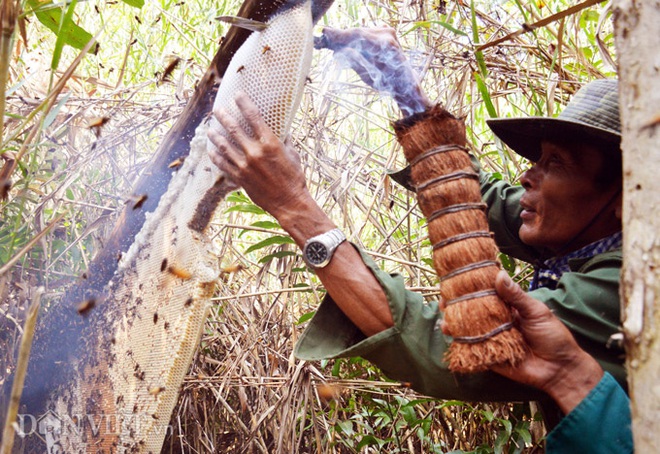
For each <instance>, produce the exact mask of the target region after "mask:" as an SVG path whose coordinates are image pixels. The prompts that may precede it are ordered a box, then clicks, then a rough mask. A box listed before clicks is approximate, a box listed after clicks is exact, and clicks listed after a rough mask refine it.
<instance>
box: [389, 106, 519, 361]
mask: <svg viewBox="0 0 660 454" xmlns="http://www.w3.org/2000/svg"><path fill="white" fill-rule="evenodd" d="M394 129H395V133H396V135H397V138H398V140H399V143H400V144H401V145H402V147H403V151H404V154H405V156H406V159H407V161H408V162H409V163H410V167H411V177H412V183H413V185H414V187H415V188H416V191H417V200H418V202H419V206H420V208H421V210H422V212H423V213H424V216H425V217H426V219H427V220H428V230H429V238H430V240H431V243H432V244H433V264H434V268H435V271H436V273H437V274H438V277H439V279H440V283H441V291H442V298H443V301H444V306H445V309H444V320H445V323H446V326H447V328H448V331H449V333H450V334H451V336H452V337H453V342H452V344H451V346H450V348H449V350H448V352H447V354H446V357H445V360H446V361H447V362H448V363H449V368H450V370H452V371H454V372H461V373H471V372H479V371H483V370H486V369H488V368H490V367H491V366H493V365H496V364H506V363H509V364H517V363H518V362H519V361H520V360H521V359H522V358H523V357H524V355H525V344H524V340H523V338H522V335H521V334H520V332H519V331H518V330H517V329H515V328H514V327H513V324H512V316H511V312H510V310H509V308H508V306H507V305H506V304H505V303H504V302H503V301H502V300H501V299H500V298H499V297H498V296H497V294H496V292H495V289H494V284H495V276H496V275H497V273H498V271H499V269H500V262H499V261H498V260H497V254H498V248H497V246H496V245H495V241H494V240H493V238H492V235H491V233H490V232H489V229H488V221H487V217H486V205H485V204H484V203H483V202H482V199H481V192H480V186H479V176H478V173H477V172H476V171H475V170H474V168H473V166H472V163H471V161H470V157H469V155H468V152H467V149H466V143H467V141H466V138H465V125H464V123H463V122H462V121H461V120H459V119H457V118H455V117H454V116H453V115H452V114H450V113H449V112H447V111H446V110H444V109H443V108H441V107H439V106H436V107H433V108H430V109H428V110H426V111H425V112H422V113H418V114H415V115H413V116H410V117H407V118H405V119H403V120H400V121H398V122H396V123H395V124H394Z"/></svg>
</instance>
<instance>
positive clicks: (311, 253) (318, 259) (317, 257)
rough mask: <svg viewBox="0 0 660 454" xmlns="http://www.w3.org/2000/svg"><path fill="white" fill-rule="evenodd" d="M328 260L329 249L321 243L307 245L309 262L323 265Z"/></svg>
mask: <svg viewBox="0 0 660 454" xmlns="http://www.w3.org/2000/svg"><path fill="white" fill-rule="evenodd" d="M327 258H328V249H327V248H326V247H325V246H324V245H323V244H322V243H319V242H313V243H309V244H308V245H307V260H308V261H309V262H310V263H311V264H313V265H318V264H320V263H323V262H324V261H325V260H326V259H327Z"/></svg>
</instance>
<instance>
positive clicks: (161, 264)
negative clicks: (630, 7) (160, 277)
mask: <svg viewBox="0 0 660 454" xmlns="http://www.w3.org/2000/svg"><path fill="white" fill-rule="evenodd" d="M166 269H167V258H164V259H163V261H162V262H161V263H160V272H161V273H162V272H163V271H165V270H166Z"/></svg>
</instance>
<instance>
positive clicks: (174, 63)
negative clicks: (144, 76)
mask: <svg viewBox="0 0 660 454" xmlns="http://www.w3.org/2000/svg"><path fill="white" fill-rule="evenodd" d="M180 61H181V59H180V58H179V57H175V58H173V59H172V60H171V61H170V62H169V63H168V64H167V66H166V67H165V69H164V70H163V74H162V75H161V76H160V82H167V81H168V80H169V78H170V76H171V75H172V71H174V70H175V69H176V67H177V66H178V64H179V62H180Z"/></svg>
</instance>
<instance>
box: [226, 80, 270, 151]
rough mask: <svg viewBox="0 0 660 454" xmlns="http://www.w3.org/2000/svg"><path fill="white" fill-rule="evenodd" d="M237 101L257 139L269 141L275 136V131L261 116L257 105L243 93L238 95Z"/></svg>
mask: <svg viewBox="0 0 660 454" xmlns="http://www.w3.org/2000/svg"><path fill="white" fill-rule="evenodd" d="M235 100H236V105H237V106H238V109H239V110H240V111H241V114H242V115H243V118H245V121H247V124H248V126H250V128H251V129H252V132H253V133H254V137H255V139H264V140H268V139H269V138H270V136H272V135H273V131H272V130H271V129H270V127H269V126H268V125H267V124H266V121H265V120H264V118H263V117H262V116H261V112H259V108H258V107H257V105H256V104H255V103H254V102H253V101H252V100H251V99H250V98H249V97H248V95H247V94H245V93H244V92H242V91H241V92H238V93H236V98H235Z"/></svg>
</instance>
